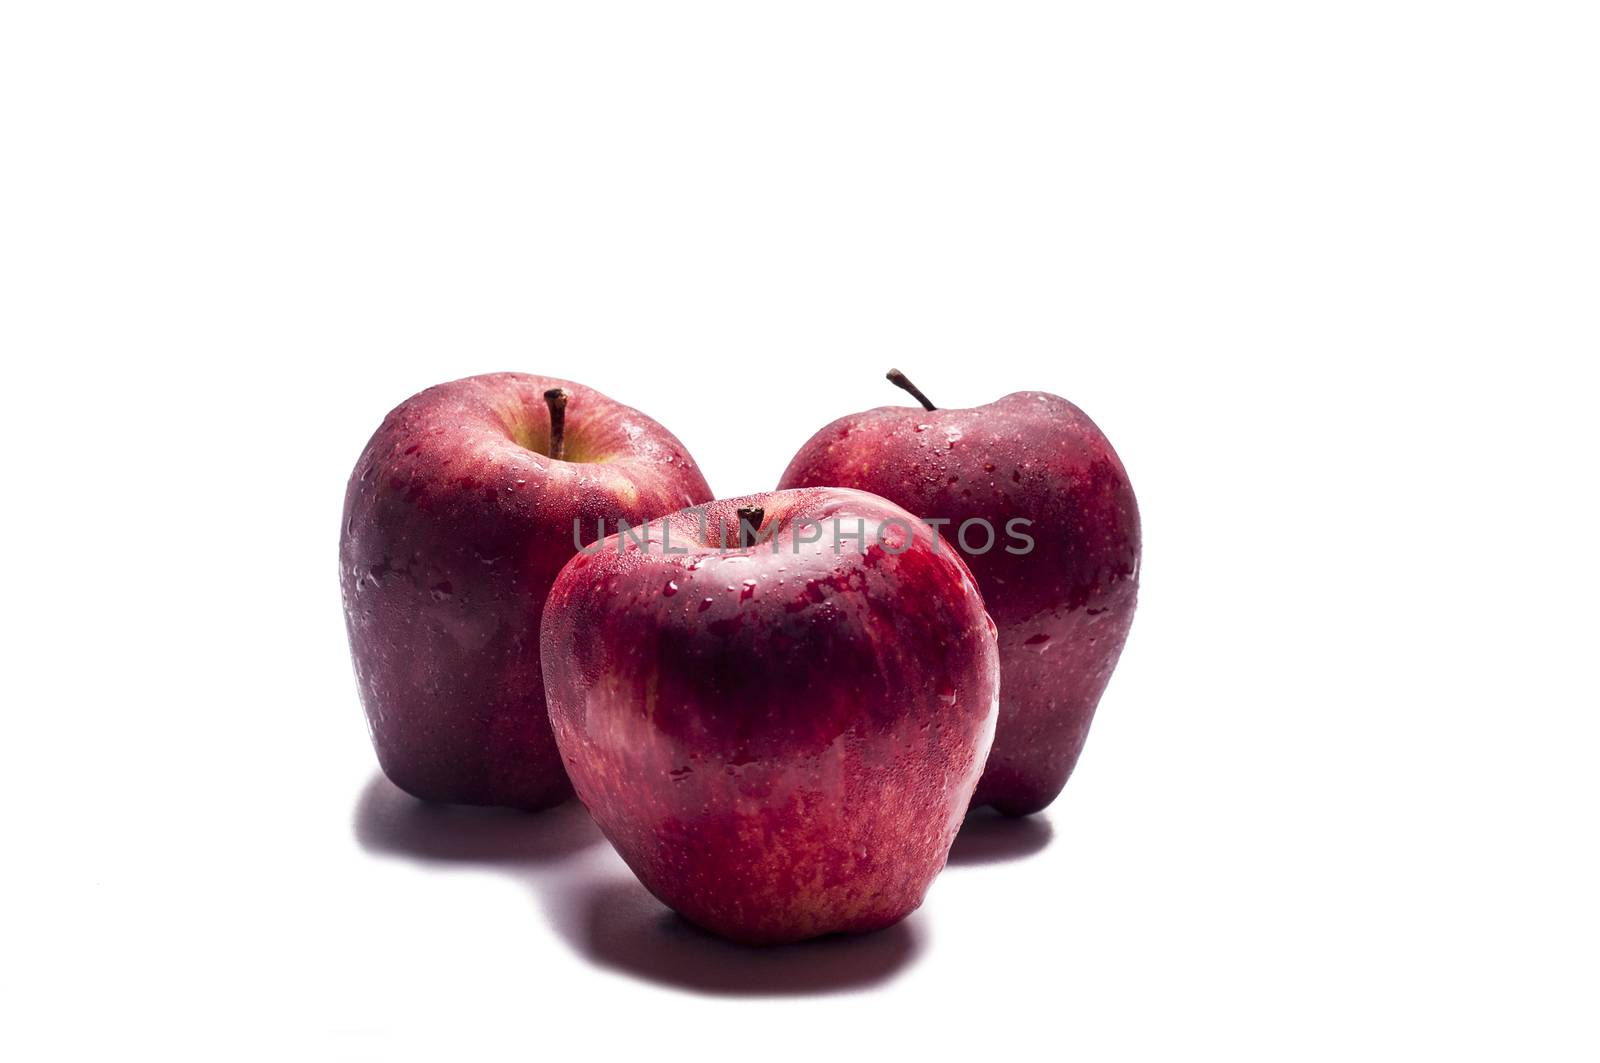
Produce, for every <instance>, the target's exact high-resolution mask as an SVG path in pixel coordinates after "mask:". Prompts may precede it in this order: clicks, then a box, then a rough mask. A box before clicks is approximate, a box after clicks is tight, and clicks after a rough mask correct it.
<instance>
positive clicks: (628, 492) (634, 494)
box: [607, 476, 639, 506]
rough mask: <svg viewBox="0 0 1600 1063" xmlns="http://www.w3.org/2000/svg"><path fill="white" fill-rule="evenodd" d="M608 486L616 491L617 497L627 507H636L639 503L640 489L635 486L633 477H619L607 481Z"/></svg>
mask: <svg viewBox="0 0 1600 1063" xmlns="http://www.w3.org/2000/svg"><path fill="white" fill-rule="evenodd" d="M607 486H608V487H609V488H610V489H611V490H612V491H615V492H616V494H617V497H618V498H620V499H622V501H623V502H624V503H625V504H627V505H630V506H632V505H636V504H637V503H638V501H639V488H638V487H637V486H635V484H634V482H633V479H632V477H628V476H617V477H613V478H612V479H611V480H608V481H607Z"/></svg>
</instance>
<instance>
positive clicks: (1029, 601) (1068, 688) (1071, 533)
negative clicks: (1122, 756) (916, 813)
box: [778, 370, 1140, 815]
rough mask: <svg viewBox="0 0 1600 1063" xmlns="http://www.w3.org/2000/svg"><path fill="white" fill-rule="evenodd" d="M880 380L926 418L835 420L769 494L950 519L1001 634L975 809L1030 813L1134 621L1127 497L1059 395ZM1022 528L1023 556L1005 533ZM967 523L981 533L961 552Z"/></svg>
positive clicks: (1104, 455)
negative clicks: (964, 403)
mask: <svg viewBox="0 0 1600 1063" xmlns="http://www.w3.org/2000/svg"><path fill="white" fill-rule="evenodd" d="M890 380H891V381H893V382H895V383H896V384H897V385H899V386H900V387H902V388H905V389H906V390H908V391H910V392H911V393H912V394H913V396H914V397H916V398H917V400H918V401H919V402H920V403H922V405H923V406H924V407H925V408H923V409H916V408H912V407H906V406H880V407H878V408H877V409H873V410H867V411H866V412H864V413H856V414H851V415H850V416H848V417H841V418H839V419H838V420H836V421H834V422H833V423H832V424H830V425H828V426H827V427H825V428H823V429H822V430H821V431H819V432H818V433H816V435H814V436H812V437H811V439H810V440H809V441H807V442H806V444H805V445H804V446H802V447H801V448H800V451H799V452H798V453H797V454H796V455H795V457H794V460H793V461H791V462H790V463H789V467H788V469H787V470H785V472H784V474H783V477H782V479H781V480H779V482H778V486H779V488H780V489H791V488H802V487H814V486H821V485H824V484H826V485H833V486H840V487H854V488H858V489H860V490H863V491H872V492H874V493H876V494H880V495H882V496H883V497H885V498H888V499H890V500H891V501H893V502H895V503H897V504H898V505H900V506H903V507H905V508H906V509H908V510H910V511H911V512H912V513H915V514H917V515H918V516H920V517H924V518H928V519H931V520H938V521H945V522H948V523H945V524H941V525H939V527H941V529H942V531H943V533H944V534H945V536H946V537H947V538H948V539H949V540H950V541H951V542H952V543H955V544H956V545H958V546H960V547H962V556H963V557H964V559H965V560H966V562H967V564H968V565H969V566H970V567H971V569H972V573H973V575H974V576H975V577H976V578H977V581H978V585H979V587H981V588H982V591H983V598H984V602H985V604H986V606H987V608H988V610H989V614H990V616H992V617H993V618H994V621H995V624H996V626H997V627H998V629H999V636H1000V674H1001V684H1000V722H999V727H998V730H997V732H996V734H995V741H994V749H993V751H992V752H991V753H990V755H989V764H988V767H987V769H986V770H985V772H984V776H983V780H982V782H980V783H979V785H978V792H977V795H976V796H975V797H974V798H973V805H974V806H975V807H976V806H979V805H986V804H987V805H993V806H994V807H995V808H996V809H998V810H999V811H1001V812H1003V813H1006V814H1008V815H1027V814H1029V813H1032V812H1037V811H1039V810H1040V809H1042V808H1044V807H1045V806H1047V805H1049V804H1050V802H1051V801H1053V800H1055V798H1056V796H1057V795H1058V794H1060V792H1061V790H1062V788H1063V787H1064V786H1065V785H1066V782H1067V779H1068V777H1069V776H1070V775H1071V774H1072V770H1073V768H1074V766H1075V765H1076V764H1077V761H1078V756H1079V753H1080V752H1081V751H1082V750H1083V745H1084V741H1085V739H1086V738H1087V737H1088V733H1089V724H1090V722H1091V721H1092V720H1093V719H1094V713H1095V708H1096V706H1098V705H1099V703H1100V697H1101V695H1102V694H1103V693H1104V692H1105V689H1106V684H1107V683H1108V682H1109V681H1110V679H1111V673H1112V671H1113V669H1115V668H1116V665H1117V659H1118V658H1119V657H1120V656H1121V654H1122V647H1123V644H1124V642H1125V641H1126V640H1127V637H1128V629H1129V627H1130V626H1131V624H1132V623H1133V613H1134V608H1135V606H1136V604H1137V601H1138V594H1139V557H1140V526H1139V507H1138V503H1137V501H1136V500H1135V498H1134V494H1133V487H1132V485H1131V484H1130V483H1129V481H1128V474H1127V471H1126V470H1125V469H1124V468H1123V465H1122V460H1121V459H1120V458H1119V457H1118V456H1117V453H1116V451H1115V450H1113V449H1112V447H1111V443H1110V441H1108V440H1107V439H1106V437H1105V435H1104V434H1103V433H1102V432H1101V431H1100V429H1099V428H1098V427H1096V425H1095V423H1094V422H1093V421H1091V420H1090V419H1089V417H1088V415H1087V414H1085V413H1084V412H1083V411H1082V410H1080V409H1078V407H1076V406H1074V405H1073V404H1072V403H1070V402H1068V401H1067V400H1066V399H1063V398H1061V397H1060V396H1057V395H1050V394H1046V393H1044V392H1038V391H1023V392H1017V393H1015V394H1012V395H1007V396H1005V397H1004V398H1002V399H999V400H997V401H995V402H992V403H989V404H988V405H986V406H978V407H975V408H972V409H942V408H934V407H933V404H932V403H931V402H930V401H929V400H928V399H927V397H926V396H924V395H922V393H921V392H920V391H918V390H916V388H915V386H914V385H911V384H910V381H908V380H906V379H905V377H904V374H901V373H899V371H898V370H896V371H892V372H891V373H890ZM1019 519H1020V520H1024V521H1027V522H1029V523H1027V524H1026V525H1019V526H1017V527H1020V528H1023V529H1025V531H1024V534H1025V535H1026V536H1027V537H1028V538H1031V539H1032V540H1033V545H1032V547H1031V548H1025V544H1022V545H1017V546H1013V545H1012V544H1011V543H1010V542H1008V540H1007V537H1006V536H1005V529H1007V528H1009V527H1012V524H1011V522H1012V521H1014V520H1019ZM967 521H982V522H984V524H982V525H979V524H974V525H973V526H972V528H971V529H970V534H969V535H968V537H967V541H966V542H965V543H963V542H961V541H960V537H961V528H962V525H963V524H965V523H966V522H967ZM985 526H986V527H988V528H990V529H993V530H995V531H997V532H999V536H1000V537H999V538H998V540H997V541H993V542H991V541H990V539H989V536H988V534H987V533H985V532H984V531H983V528H984V527H985ZM968 546H970V547H971V549H968V548H967V547H968ZM986 546H987V549H985V547H986Z"/></svg>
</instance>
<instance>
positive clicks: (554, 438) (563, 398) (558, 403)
mask: <svg viewBox="0 0 1600 1063" xmlns="http://www.w3.org/2000/svg"><path fill="white" fill-rule="evenodd" d="M544 402H545V405H546V406H548V407H550V456H551V457H552V458H554V459H556V460H557V461H564V460H565V459H564V458H563V457H562V454H563V453H565V451H566V449H567V391H566V389H565V388H551V389H550V390H549V391H547V392H545V393H544Z"/></svg>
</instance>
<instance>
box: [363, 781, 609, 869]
mask: <svg viewBox="0 0 1600 1063" xmlns="http://www.w3.org/2000/svg"><path fill="white" fill-rule="evenodd" d="M353 826H354V829H355V836H356V841H357V843H359V844H360V846H361V847H362V848H363V849H365V850H367V851H368V852H370V853H380V854H384V855H388V856H399V857H405V858H408V859H412V860H418V861H423V862H448V863H475V864H483V865H486V866H495V865H501V866H512V865H525V864H541V863H546V862H549V861H553V860H559V859H561V858H563V857H566V856H571V855H573V854H575V853H578V852H581V851H582V850H584V849H587V848H589V847H590V846H592V845H595V844H597V843H598V842H599V841H600V840H601V836H600V829H599V828H598V827H596V826H595V825H594V821H593V820H592V819H590V818H589V813H588V812H587V811H586V810H585V809H584V807H583V806H582V805H580V804H579V803H578V802H577V801H568V802H567V803H566V804H563V805H558V806H556V807H555V808H550V809H546V810H545V811H543V812H518V811H514V810H512V809H504V808H471V807H467V806H462V805H435V804H428V803H426V802H423V801H418V800H417V799H416V798H414V797H412V796H411V795H410V794H408V793H406V792H405V791H403V790H401V789H400V788H399V787H397V786H395V785H394V784H393V783H391V782H390V781H389V780H388V779H387V778H385V777H384V775H383V773H382V772H378V773H377V774H375V775H374V776H373V777H372V780H371V781H370V782H368V783H367V785H366V787H365V788H364V789H363V790H362V791H361V796H360V798H359V799H358V800H357V801H356V807H355V814H354V816H353Z"/></svg>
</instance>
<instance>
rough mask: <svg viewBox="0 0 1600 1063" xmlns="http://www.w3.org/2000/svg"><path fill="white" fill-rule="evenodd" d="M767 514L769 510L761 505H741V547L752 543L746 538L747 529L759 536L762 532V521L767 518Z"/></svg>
mask: <svg viewBox="0 0 1600 1063" xmlns="http://www.w3.org/2000/svg"><path fill="white" fill-rule="evenodd" d="M766 515H767V511H766V510H764V509H762V508H761V507H760V506H740V507H739V546H740V548H741V549H742V548H743V547H746V546H749V545H750V543H749V541H748V540H747V539H746V538H745V531H746V529H748V530H750V531H752V532H754V533H755V534H756V535H758V536H759V535H760V534H761V521H762V520H763V519H765V517H766Z"/></svg>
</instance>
